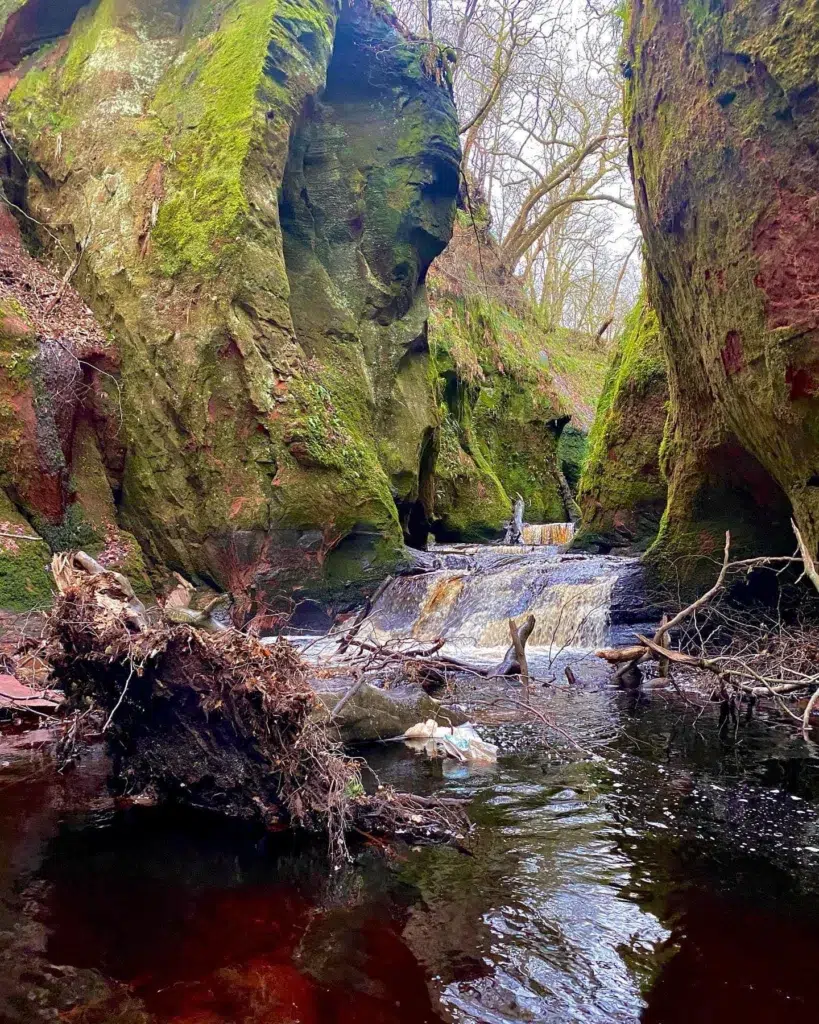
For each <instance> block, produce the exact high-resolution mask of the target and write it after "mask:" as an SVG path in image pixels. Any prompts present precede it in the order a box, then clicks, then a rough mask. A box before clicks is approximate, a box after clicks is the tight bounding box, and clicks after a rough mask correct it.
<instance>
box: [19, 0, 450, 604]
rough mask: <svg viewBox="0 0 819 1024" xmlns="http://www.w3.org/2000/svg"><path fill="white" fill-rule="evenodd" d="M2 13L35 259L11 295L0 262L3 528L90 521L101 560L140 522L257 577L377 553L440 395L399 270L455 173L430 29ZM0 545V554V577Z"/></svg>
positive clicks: (171, 559)
mask: <svg viewBox="0 0 819 1024" xmlns="http://www.w3.org/2000/svg"><path fill="white" fill-rule="evenodd" d="M0 14H2V15H6V16H8V20H6V21H5V28H4V30H3V33H2V36H0V69H2V70H3V71H4V74H3V75H2V79H0V96H2V97H4V98H5V110H4V119H5V123H6V133H7V136H8V139H7V142H8V144H9V148H8V150H7V151H6V152H5V154H4V156H5V170H6V173H5V179H4V187H5V195H6V198H7V200H8V203H7V204H6V207H5V211H4V212H5V215H6V221H8V223H7V224H6V225H5V229H4V230H3V232H2V236H3V239H4V241H5V243H6V244H7V245H9V246H12V247H15V248H19V247H20V245H19V240H20V229H19V225H23V228H24V231H25V235H26V237H25V241H26V243H27V251H28V250H31V251H33V252H35V253H36V254H37V255H39V256H40V257H41V258H42V259H41V261H40V263H41V264H42V263H45V264H53V265H54V267H55V268H56V269H55V272H50V271H46V269H45V268H43V272H44V273H46V272H48V273H51V285H50V287H48V288H46V289H45V294H46V295H50V298H48V299H47V300H45V301H43V302H39V303H38V301H37V300H36V295H41V294H43V292H42V290H41V291H40V292H37V290H36V289H35V298H32V300H31V302H30V303H28V304H29V306H30V308H29V309H28V310H26V309H25V308H22V307H20V308H18V306H19V296H20V295H21V294H23V297H24V299H26V301H24V302H23V303H22V306H25V305H26V302H28V299H27V298H26V296H29V292H30V291H31V290H30V289H28V291H27V290H26V288H27V286H26V282H25V276H26V274H25V272H23V271H22V270H21V271H20V273H19V274H18V275H17V277H16V278H15V279H14V281H13V282H12V284H13V287H9V288H8V289H7V290H6V292H4V293H3V295H0V299H6V300H7V305H8V302H12V303H13V302H18V306H14V307H8V308H7V312H8V314H9V315H8V316H7V317H6V319H5V321H4V322H5V324H6V325H7V327H8V329H6V328H4V329H3V338H4V341H3V342H2V343H1V344H0V349H1V350H2V351H3V352H6V353H7V358H4V359H0V417H2V416H6V417H7V418H8V419H9V420H10V421H15V423H16V426H17V428H18V433H17V435H16V437H15V438H14V439H10V438H9V435H8V434H7V435H6V437H5V443H4V444H3V445H2V446H0V483H1V484H2V486H3V490H4V506H5V504H8V503H10V504H11V508H10V510H8V516H5V513H3V511H2V509H0V519H3V518H4V517H5V518H7V519H8V521H9V525H10V527H13V528H12V529H10V530H8V531H6V532H12V533H16V532H18V531H20V532H21V531H23V530H25V531H27V532H28V533H31V532H32V531H33V530H36V531H38V532H37V534H35V535H39V536H41V537H42V538H43V539H44V540H46V541H48V542H49V546H50V547H51V548H59V547H66V546H72V545H73V544H75V543H81V544H82V545H83V546H86V547H94V546H95V543H94V542H95V541H96V550H97V551H100V552H102V554H103V555H104V556H105V558H106V559H107V561H108V562H109V563H110V564H113V563H117V562H118V563H119V564H122V562H123V560H126V561H127V559H128V557H131V556H133V557H134V558H138V557H141V556H139V548H138V547H137V546H136V541H138V542H139V546H140V547H141V549H142V551H143V552H144V553H145V555H146V556H147V562H148V565H149V566H168V567H171V568H174V569H177V570H179V571H182V572H184V573H186V574H187V575H189V576H192V577H195V578H200V579H203V580H205V581H208V582H211V583H214V584H216V585H218V586H220V587H225V588H228V589H231V590H233V591H234V592H241V593H244V594H245V595H247V597H248V600H249V601H251V602H256V603H258V604H262V603H264V602H265V601H267V600H268V599H271V598H275V597H276V596H278V595H282V594H291V593H295V594H296V595H297V596H298V595H299V594H302V595H309V594H316V595H319V596H322V597H324V598H328V599H342V598H343V597H344V595H345V594H346V593H348V592H352V591H354V590H355V589H356V588H357V587H360V586H362V585H367V583H368V582H369V581H375V580H377V579H379V578H380V577H381V576H383V575H384V573H385V572H387V571H388V570H389V569H391V568H394V567H395V566H396V564H398V563H399V562H400V561H401V559H402V557H403V530H402V526H406V524H407V520H408V518H409V516H410V515H411V513H412V510H413V509H417V506H418V503H419V501H420V500H421V489H422V486H423V483H424V480H423V476H424V474H423V472H422V469H423V467H424V466H425V465H427V464H428V460H429V451H430V447H431V444H432V438H433V434H434V432H435V429H436V427H437V425H438V422H439V410H438V402H437V398H436V391H435V388H434V387H433V379H432V378H433V371H432V370H431V365H430V360H429V342H428V328H427V300H426V294H425V287H424V282H425V278H426V274H427V269H428V267H429V265H430V263H431V262H432V260H433V259H434V258H435V257H436V256H437V255H438V253H440V252H441V250H442V249H443V247H444V246H445V245H446V243H447V241H448V239H449V236H450V233H451V228H452V221H453V217H454V213H455V197H456V192H457V187H458V163H459V157H460V152H459V144H458V132H457V120H456V117H455V111H454V107H453V104H452V99H451V93H450V89H449V86H448V73H449V68H448V65H447V62H446V58H445V56H443V55H441V54H440V53H439V52H438V51H437V49H436V48H435V47H431V46H430V45H429V44H424V43H419V42H417V41H413V40H411V39H409V38H408V37H407V36H406V35H405V34H403V33H402V32H401V31H399V30H398V28H397V27H396V23H395V21H394V18H393V16H392V15H391V14H390V12H389V10H388V9H387V8H386V7H381V6H379V5H378V4H373V3H369V2H367V0H359V2H348V3H345V4H343V5H336V4H335V3H334V2H332V0H327V2H326V3H325V2H324V0H232V2H228V3H222V4H212V3H209V2H206V0H95V2H92V3H90V4H88V5H87V6H85V7H81V5H80V3H78V2H75V0H70V2H64V3H62V4H59V5H56V7H55V5H53V4H48V3H46V2H45V0H28V2H27V3H23V4H15V3H11V4H9V3H6V4H5V6H4V8H3V10H1V11H0ZM9 210H12V211H13V212H15V214H16V215H17V221H16V222H15V221H14V220H13V219H12V218H11V217H10V216H8V211H9ZM29 229H30V230H29ZM63 275H64V276H63ZM69 278H70V279H71V280H70V283H68V281H69ZM61 282H62V283H61ZM75 289H76V290H75ZM52 301H53V302H54V305H53V306H52ZM86 303H87V306H86ZM49 306H52V308H50V309H49V308H48V307H49ZM72 309H73V310H74V313H73V320H74V322H65V323H58V324H56V325H53V326H54V329H53V330H51V331H50V332H49V331H48V330H46V329H45V328H47V327H48V326H49V325H48V320H49V317H51V318H52V319H53V317H54V315H55V313H56V314H57V315H60V314H61V313H62V315H63V319H64V320H66V321H71V320H72V312H71V311H72ZM18 314H19V315H18ZM9 324H10V325H11V326H10V327H9V326H8V325H9ZM52 364H53V365H52ZM12 513H13V516H12ZM21 517H24V518H23V519H21ZM12 518H14V521H15V523H16V524H17V525H14V524H13V523H12ZM89 531H90V532H89ZM92 535H93V536H92ZM133 538H136V541H134V543H133V549H134V550H131V541H132V539H133ZM10 543H11V545H12V546H14V547H17V548H20V547H21V546H22V545H24V544H25V543H26V542H22V541H21V542H19V543H18V542H16V541H14V540H12V541H11V542H10ZM126 548H127V549H128V550H127V551H126V550H125V549H126ZM28 557H31V556H30V555H29V556H28ZM19 558H20V555H19V552H17V551H12V550H10V549H4V551H2V552H0V579H2V564H3V563H4V562H5V563H6V564H7V565H8V566H10V568H9V573H8V576H9V579H11V578H12V576H13V575H14V573H13V571H12V570H13V564H14V563H15V560H17V561H19ZM40 582H42V581H40ZM351 588H352V589H351ZM25 597H26V595H22V598H23V599H25ZM2 599H3V598H2V594H0V601H2Z"/></svg>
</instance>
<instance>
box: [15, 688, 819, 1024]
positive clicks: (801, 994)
mask: <svg viewBox="0 0 819 1024" xmlns="http://www.w3.org/2000/svg"><path fill="white" fill-rule="evenodd" d="M558 699H562V698H558V697H553V698H552V700H553V702H554V701H557V700H558ZM566 699H567V700H568V701H569V704H567V706H566V707H565V708H564V709H563V711H562V714H564V717H565V720H571V721H572V722H573V723H575V724H577V725H578V727H580V728H583V729H584V730H585V731H586V732H587V733H588V734H589V735H591V734H592V733H594V731H595V730H597V731H598V732H602V733H604V732H607V731H609V730H610V729H611V728H612V726H614V725H622V724H623V723H626V724H627V725H628V728H629V729H630V730H631V731H632V732H635V734H636V740H635V742H636V746H634V747H630V746H629V745H628V744H627V743H623V744H618V745H617V746H616V747H615V748H613V749H610V750H609V753H608V754H607V755H606V760H605V761H597V762H595V761H582V762H577V763H565V762H560V761H558V762H555V761H554V760H550V759H549V757H548V755H547V754H545V752H544V751H543V750H540V749H539V750H533V751H532V752H531V753H525V752H524V753H519V754H517V755H512V756H507V757H505V758H503V759H502V760H501V763H500V765H499V766H498V769H497V771H496V772H494V773H493V774H483V775H475V776H469V777H467V778H461V779H455V780H453V779H451V778H450V779H448V780H447V779H444V778H443V775H442V769H441V766H440V764H438V763H434V762H430V763H425V762H423V761H422V760H419V759H418V758H416V757H415V755H412V754H409V753H406V752H401V751H397V750H395V749H393V748H390V750H389V751H382V752H380V753H377V754H374V755H373V760H377V761H378V764H377V767H378V771H379V774H380V776H381V777H382V778H384V779H385V781H389V780H390V778H392V779H394V780H396V781H397V782H399V783H400V784H402V785H404V786H407V785H410V786H412V787H414V788H416V789H418V790H420V791H431V790H434V789H436V788H439V787H441V786H448V787H450V788H451V789H453V790H455V791H456V792H459V793H462V794H466V795H473V796H474V797H475V804H474V808H473V813H474V817H475V819H476V821H477V823H478V828H477V830H476V833H475V835H474V837H473V840H472V842H473V848H474V856H472V857H466V856H463V855H461V854H459V853H457V852H456V851H452V850H432V851H425V852H421V853H408V854H406V855H404V857H403V858H398V859H396V860H393V861H385V860H384V859H382V858H380V857H377V856H373V855H369V854H365V855H364V856H362V858H361V859H360V860H359V861H358V862H357V863H356V864H355V865H354V866H352V867H350V868H348V869H345V870H343V871H339V872H334V871H331V870H329V867H328V864H327V861H326V858H325V852H324V849H323V846H322V844H321V843H320V842H308V841H299V840H296V839H295V838H293V837H291V836H288V835H286V834H282V835H278V836H274V837H271V838H267V839H265V840H264V841H261V842H260V841H259V840H258V838H255V837H250V836H247V835H244V834H238V833H236V832H235V831H234V830H232V829H230V828H225V827H215V826H214V825H213V824H212V823H210V824H204V823H202V822H201V821H197V820H196V819H189V818H185V819H182V818H179V817H178V816H173V815H167V814H166V815H164V816H163V815H158V814H155V813H145V812H142V813H136V812H134V813H129V814H127V815H124V816H114V815H113V813H112V812H111V811H110V810H104V809H102V805H101V804H100V805H99V806H98V807H97V809H96V810H95V809H92V810H89V809H88V808H89V807H92V806H93V805H94V802H95V801H100V800H101V799H102V798H103V796H104V785H103V782H104V771H105V765H104V761H103V759H102V758H101V756H100V755H99V753H98V754H96V755H95V757H94V758H93V759H92V761H91V763H90V764H89V765H87V766H86V767H84V768H83V769H82V770H80V771H78V772H74V773H70V774H67V775H65V776H58V775H56V774H55V773H54V772H53V769H51V768H50V767H49V766H48V763H47V762H43V761H42V760H38V759H37V757H36V755H31V754H30V753H28V752H26V751H25V750H24V749H22V741H21V739H20V737H19V736H18V737H15V738H14V740H13V742H12V743H11V744H7V745H6V746H5V747H2V746H0V1024H7V1022H14V1024H35V1022H37V1021H40V1020H48V1019H53V1016H51V1017H49V1016H48V1014H49V1012H50V1008H51V1006H52V1005H53V1006H55V1007H57V1008H59V1009H61V1010H65V1011H70V1010H72V1007H73V1008H74V1010H73V1011H72V1012H73V1016H68V1017H66V1018H65V1019H66V1020H70V1021H71V1022H72V1024H77V1022H78V1021H79V1022H81V1024H86V1022H91V1021H93V1022H94V1024H113V1022H114V1021H116V1022H117V1024H126V1021H127V1024H145V1022H148V1021H150V1022H151V1024H262V1022H264V1024H313V1022H315V1024H319V1022H320V1024H365V1022H366V1024H428V1022H433V1021H441V1020H455V1021H481V1022H487V1024H513V1022H520V1021H543V1022H549V1024H581V1022H588V1024H611V1022H620V1024H636V1022H638V1021H642V1022H644V1024H683V1022H686V1024H687V1022H689V1021H697V1022H705V1024H709V1022H711V1021H713V1022H717V1021H719V1024H740V1022H741V1024H771V1022H780V1021H781V1022H784V1024H803V1022H805V1024H807V1022H808V1021H810V1022H814V1021H816V1020H817V1019H819V1011H818V1010H817V1000H816V996H815V992H814V985H813V968H814V965H815V964H816V963H819V913H818V912H817V911H818V910H819V886H817V884H816V879H817V877H818V876H819V872H817V868H818V867H819V841H817V839H816V836H817V835H818V834H819V817H817V814H816V810H815V804H814V798H815V795H816V794H817V793H819V765H817V763H816V762H815V761H814V760H813V759H812V758H811V757H809V756H803V755H807V754H808V753H809V751H807V750H806V748H805V747H804V745H803V744H801V741H799V746H798V750H797V753H798V755H799V756H793V755H794V751H793V750H792V749H791V748H792V747H793V744H792V743H791V742H790V741H787V742H786V743H785V744H784V746H785V748H786V749H785V750H784V753H783V751H782V750H777V749H775V748H776V744H775V743H774V742H773V741H772V740H771V739H770V737H769V735H768V733H766V732H765V729H764V728H763V727H759V728H758V729H756V730H754V729H753V728H751V727H748V729H747V730H746V731H745V732H744V733H743V734H742V737H741V738H742V743H741V744H740V745H726V744H724V743H721V742H719V740H718V739H717V738H715V737H714V736H713V735H711V734H709V733H708V726H707V725H706V724H704V723H703V722H700V723H699V724H698V726H697V731H696V732H692V731H691V730H690V729H688V728H682V727H681V726H680V711H679V709H674V708H673V707H669V706H668V705H665V704H657V703H656V702H655V703H651V702H647V703H645V704H642V705H641V704H639V703H637V704H624V703H620V701H621V698H619V697H616V696H612V695H611V694H585V695H583V694H573V695H570V696H569V697H567V698H566ZM501 741H502V745H503V738H502V737H501ZM652 744H654V746H653V748H652ZM780 746H782V744H780ZM635 751H638V753H637V754H635ZM773 754H775V755H776V756H773ZM780 755H781V756H780ZM32 757H33V759H32ZM49 963H52V964H63V965H69V966H70V967H72V968H74V969H76V972H77V974H76V978H77V979H78V982H77V984H76V985H75V987H74V988H70V989H69V991H68V992H67V993H66V992H65V991H64V990H63V989H60V991H59V992H57V994H55V991H54V986H53V985H52V984H51V982H50V981H49V982H48V984H46V982H44V981H43V977H44V976H48V977H50V975H49V972H48V970H46V968H45V965H47V964H49ZM69 977H70V978H71V979H73V978H74V977H75V976H74V974H70V975H69ZM101 979H105V982H106V984H107V985H108V986H109V990H111V989H112V990H113V992H114V998H112V1000H111V1001H110V1002H106V1001H105V998H104V996H105V988H104V986H103V988H102V989H100V986H101V985H102V981H101ZM72 984H74V982H73V981H72ZM123 995H127V996H128V997H129V998H130V999H131V1003H130V1004H129V1005H130V1006H131V1007H132V1009H133V1007H136V1010H135V1011H133V1012H132V1013H131V1015H130V1016H127V1017H124V1016H117V1015H116V1014H117V1012H119V1011H118V1010H117V1009H116V1007H118V1006H120V1007H121V1004H122V997H123ZM93 999H95V1000H97V1004H98V1011H97V1014H96V1016H94V1015H87V1016H82V1014H81V1011H80V1009H79V1008H78V1007H77V1004H78V1003H83V1002H89V1001H92V1000H93ZM100 1000H102V1001H100ZM117 1000H119V1002H117ZM100 1007H101V1009H100ZM133 1013H136V1014H137V1016H134V1015H133Z"/></svg>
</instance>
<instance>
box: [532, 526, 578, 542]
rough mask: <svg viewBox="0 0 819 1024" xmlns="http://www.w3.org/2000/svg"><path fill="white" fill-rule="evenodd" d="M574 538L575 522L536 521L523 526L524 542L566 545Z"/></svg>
mask: <svg viewBox="0 0 819 1024" xmlns="http://www.w3.org/2000/svg"><path fill="white" fill-rule="evenodd" d="M573 539H574V523H534V524H527V525H525V526H524V527H523V534H522V540H523V543H524V544H532V545H538V546H541V545H546V544H549V545H556V546H559V547H564V546H565V545H567V544H571V542H572V540H573Z"/></svg>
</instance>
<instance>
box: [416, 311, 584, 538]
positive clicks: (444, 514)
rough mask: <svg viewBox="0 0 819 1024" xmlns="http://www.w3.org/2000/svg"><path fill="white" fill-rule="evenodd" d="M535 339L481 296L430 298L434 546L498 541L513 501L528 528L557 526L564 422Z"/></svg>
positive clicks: (517, 319) (538, 333)
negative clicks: (437, 416)
mask: <svg viewBox="0 0 819 1024" xmlns="http://www.w3.org/2000/svg"><path fill="white" fill-rule="evenodd" d="M544 342H545V338H544V336H543V331H542V330H541V329H539V328H538V327H537V325H536V324H535V323H533V322H530V321H527V319H526V318H525V317H523V316H521V315H519V314H517V313H516V312H515V311H514V309H512V308H509V307H507V306H505V305H503V304H501V303H497V302H493V301H491V300H489V299H486V298H483V297H472V298H466V299H464V298H459V297H456V296H453V295H447V294H438V293H436V295H435V301H434V307H433V314H432V317H431V320H430V343H431V346H432V350H433V355H434V361H435V367H436V371H437V374H438V380H439V388H440V395H441V406H442V422H441V427H440V430H439V432H438V436H437V444H438V452H437V459H436V465H435V495H434V519H433V529H434V531H435V533H436V536H438V537H439V538H441V539H455V538H458V539H460V538H463V539H466V540H482V539H487V538H488V537H493V536H497V535H498V534H499V533H500V532H501V531H502V529H503V527H504V525H505V523H506V522H507V521H508V520H509V519H511V517H512V504H513V502H514V500H515V496H516V495H517V494H521V495H522V496H523V499H524V501H525V503H526V519H527V520H528V521H529V522H535V523H542V522H547V523H548V522H565V521H566V519H567V518H568V516H567V512H566V509H565V506H564V503H563V500H562V498H561V494H560V482H559V478H558V473H559V462H558V442H559V439H560V435H561V431H562V430H563V428H564V426H565V424H566V423H567V422H568V420H569V413H568V412H567V411H566V410H565V406H564V405H563V403H562V401H561V399H560V397H559V395H558V394H557V392H556V390H555V388H554V385H553V383H552V380H551V376H550V374H549V372H548V369H547V367H546V366H545V365H543V364H542V363H541V345H542V344H544Z"/></svg>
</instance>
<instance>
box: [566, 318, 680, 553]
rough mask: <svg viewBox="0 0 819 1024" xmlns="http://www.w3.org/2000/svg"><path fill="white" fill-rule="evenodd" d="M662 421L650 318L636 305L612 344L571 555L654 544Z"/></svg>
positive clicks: (660, 362)
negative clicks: (577, 550)
mask: <svg viewBox="0 0 819 1024" xmlns="http://www.w3.org/2000/svg"><path fill="white" fill-rule="evenodd" d="M667 414H668V374H667V371H666V365H665V357H664V354H663V350H662V346H661V342H660V332H659V327H658V323H657V315H656V313H655V312H654V310H653V309H651V307H650V306H649V305H648V304H647V303H646V301H645V299H644V298H640V299H639V301H638V303H637V305H636V306H635V307H634V309H633V310H632V311H631V313H630V314H629V316H628V317H627V318H626V322H625V324H624V327H623V330H622V332H621V334H620V337H619V338H618V340H617V347H616V350H615V352H614V356H613V358H612V362H611V365H610V367H609V371H608V374H607V376H606V381H605V384H604V385H603V391H602V394H601V395H600V399H599V401H598V404H597V414H596V416H595V421H594V424H593V426H592V430H591V433H590V434H589V450H588V455H587V458H586V463H585V466H584V468H583V473H582V477H581V483H580V491H579V494H578V502H579V504H580V508H581V512H582V520H581V523H580V526H579V528H578V531H577V533H576V535H575V541H574V545H573V546H574V547H576V548H583V547H585V548H591V549H592V550H602V551H609V550H611V549H621V550H627V551H641V550H645V548H646V547H648V545H649V544H650V543H651V542H652V541H653V540H654V538H655V537H656V536H657V531H658V530H659V526H660V519H661V517H662V514H663V511H664V509H665V504H666V483H665V479H664V478H663V475H662V473H661V471H660V450H661V446H662V441H663V432H664V430H665V424H666V417H667Z"/></svg>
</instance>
